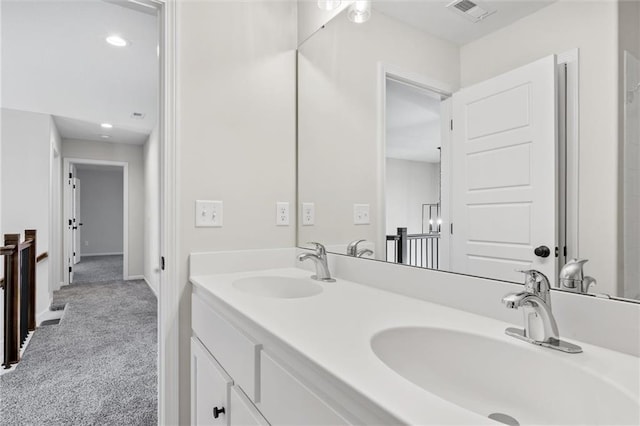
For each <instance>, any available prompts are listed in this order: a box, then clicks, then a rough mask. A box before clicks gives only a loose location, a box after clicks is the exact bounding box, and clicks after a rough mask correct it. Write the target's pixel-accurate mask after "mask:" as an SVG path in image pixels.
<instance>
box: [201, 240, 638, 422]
mask: <svg viewBox="0 0 640 426" xmlns="http://www.w3.org/2000/svg"><path fill="white" fill-rule="evenodd" d="M300 252H304V250H300V249H278V250H256V251H238V252H222V253H204V254H193V255H192V256H191V271H192V273H191V279H190V281H191V283H192V285H193V291H192V295H191V303H192V318H191V321H192V331H193V334H192V339H191V371H192V380H191V383H192V390H191V392H192V394H191V402H192V405H191V408H192V423H193V424H220V425H223V424H227V425H240V424H242V425H247V424H252V425H267V424H272V425H301V424H304V425H312V424H318V425H320V424H323V425H327V424H330V425H341V424H495V422H502V423H507V424H514V423H509V422H513V421H514V419H515V421H517V422H519V423H520V424H567V423H573V424H637V423H638V422H640V390H639V389H638V380H637V378H638V377H639V375H640V366H639V359H638V357H637V354H636V355H632V354H625V353H621V352H618V351H614V350H611V349H607V348H603V347H600V346H596V345H593V344H589V343H585V342H576V341H573V343H579V345H580V346H581V347H582V349H583V352H582V353H578V354H567V353H563V352H560V351H555V350H551V349H547V348H543V347H540V346H536V345H532V344H529V343H526V342H523V341H520V340H517V339H514V338H512V337H510V336H507V335H506V334H505V329H506V328H507V327H509V326H513V325H514V324H515V325H517V326H522V324H521V319H520V317H519V315H516V316H514V317H509V318H513V319H512V320H511V321H504V320H499V319H496V318H491V317H490V316H491V315H490V316H485V315H479V314H476V313H473V312H469V311H467V310H466V309H461V308H464V306H460V307H459V308H458V309H456V308H454V307H451V306H444V305H442V304H436V303H432V302H430V301H428V300H424V298H423V297H421V296H420V295H416V297H408V295H401V294H398V293H397V292H395V293H394V292H389V291H385V290H382V289H380V288H375V287H374V286H372V285H369V284H368V283H367V281H368V278H367V276H366V274H361V275H360V277H361V279H362V281H361V282H358V280H354V279H353V274H354V271H357V270H358V269H359V270H360V271H366V268H363V267H362V265H363V263H362V262H367V261H366V260H363V259H356V258H349V257H346V256H335V255H330V262H329V263H330V266H331V270H332V273H333V274H334V278H336V282H326V283H325V282H320V281H316V280H312V279H311V278H310V276H311V274H312V271H311V270H308V269H306V268H302V266H303V264H301V263H298V262H297V261H296V255H297V254H299V253H300ZM366 264H367V263H364V265H365V266H366ZM383 265H385V266H386V267H388V268H395V269H398V268H401V267H400V266H398V265H392V264H383ZM309 267H310V268H312V265H309ZM404 269H406V268H404ZM342 272H344V275H345V276H350V279H345V278H343V276H342ZM420 272H423V273H428V274H431V276H430V278H437V276H438V275H443V274H441V273H438V272H434V271H420ZM356 275H357V272H356ZM386 278H387V279H389V280H392V281H393V280H394V276H393V275H388V276H386ZM466 278H467V279H473V278H471V277H466ZM396 279H400V280H405V279H406V277H403V276H402V274H399V275H398V276H397V277H396ZM407 281H408V283H405V284H411V283H410V281H411V279H410V278H409V279H408V280H407ZM476 284H477V285H480V290H482V288H483V287H482V284H481V283H476ZM487 285H488V286H495V284H487ZM488 288H492V287H488ZM500 290H504V289H500ZM555 295H556V293H554V296H555ZM564 296H565V297H572V298H574V299H575V298H580V299H583V300H589V299H591V298H585V297H581V296H577V295H568V294H564ZM559 299H560V300H558V303H557V305H559V306H557V307H556V308H555V309H559V310H561V309H562V307H563V306H562V305H563V301H562V300H561V298H559ZM467 303H468V302H467ZM493 305H494V306H493V308H494V309H495V315H494V316H500V315H502V313H503V311H505V312H507V311H509V310H507V309H505V308H504V306H502V304H501V303H500V298H499V297H498V298H496V299H495V303H494V304H493ZM563 326H565V327H564V329H570V328H571V326H570V325H569V324H563V323H562V322H559V327H560V332H561V336H562V332H563ZM620 338H624V336H620Z"/></svg>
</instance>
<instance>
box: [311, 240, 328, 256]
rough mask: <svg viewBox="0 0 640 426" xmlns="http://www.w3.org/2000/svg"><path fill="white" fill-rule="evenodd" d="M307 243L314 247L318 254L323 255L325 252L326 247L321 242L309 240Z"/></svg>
mask: <svg viewBox="0 0 640 426" xmlns="http://www.w3.org/2000/svg"><path fill="white" fill-rule="evenodd" d="M307 244H309V245H312V246H314V247H315V249H316V254H317V255H318V256H325V255H326V254H327V249H326V248H325V247H324V246H323V245H322V244H320V243H316V242H315V241H309V242H308V243H307Z"/></svg>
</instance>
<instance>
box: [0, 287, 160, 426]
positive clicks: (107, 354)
mask: <svg viewBox="0 0 640 426" xmlns="http://www.w3.org/2000/svg"><path fill="white" fill-rule="evenodd" d="M54 303H56V304H64V303H66V304H67V308H66V312H65V314H64V316H63V318H62V320H61V321H60V324H58V325H50V326H46V327H40V328H38V329H37V330H36V331H35V333H34V335H33V337H32V339H31V342H30V344H29V345H28V346H27V350H26V351H25V354H24V357H23V359H22V361H20V363H19V365H18V367H17V368H16V370H15V371H13V372H10V373H7V374H4V375H2V376H0V424H1V425H155V424H157V384H156V382H157V365H156V360H157V327H156V318H157V311H156V298H155V295H154V294H153V293H152V292H151V290H149V288H148V286H147V285H146V283H145V282H144V281H127V282H123V281H118V282H110V283H98V284H82V285H76V284H73V285H70V286H67V287H63V288H62V289H61V290H60V291H58V292H56V293H55V295H54Z"/></svg>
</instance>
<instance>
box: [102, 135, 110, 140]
mask: <svg viewBox="0 0 640 426" xmlns="http://www.w3.org/2000/svg"><path fill="white" fill-rule="evenodd" d="M100 137H101V138H102V139H109V138H110V137H111V136H109V135H100Z"/></svg>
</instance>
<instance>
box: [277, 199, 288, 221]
mask: <svg viewBox="0 0 640 426" xmlns="http://www.w3.org/2000/svg"><path fill="white" fill-rule="evenodd" d="M276 225H277V226H289V203H288V202H286V201H278V202H277V203H276Z"/></svg>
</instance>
